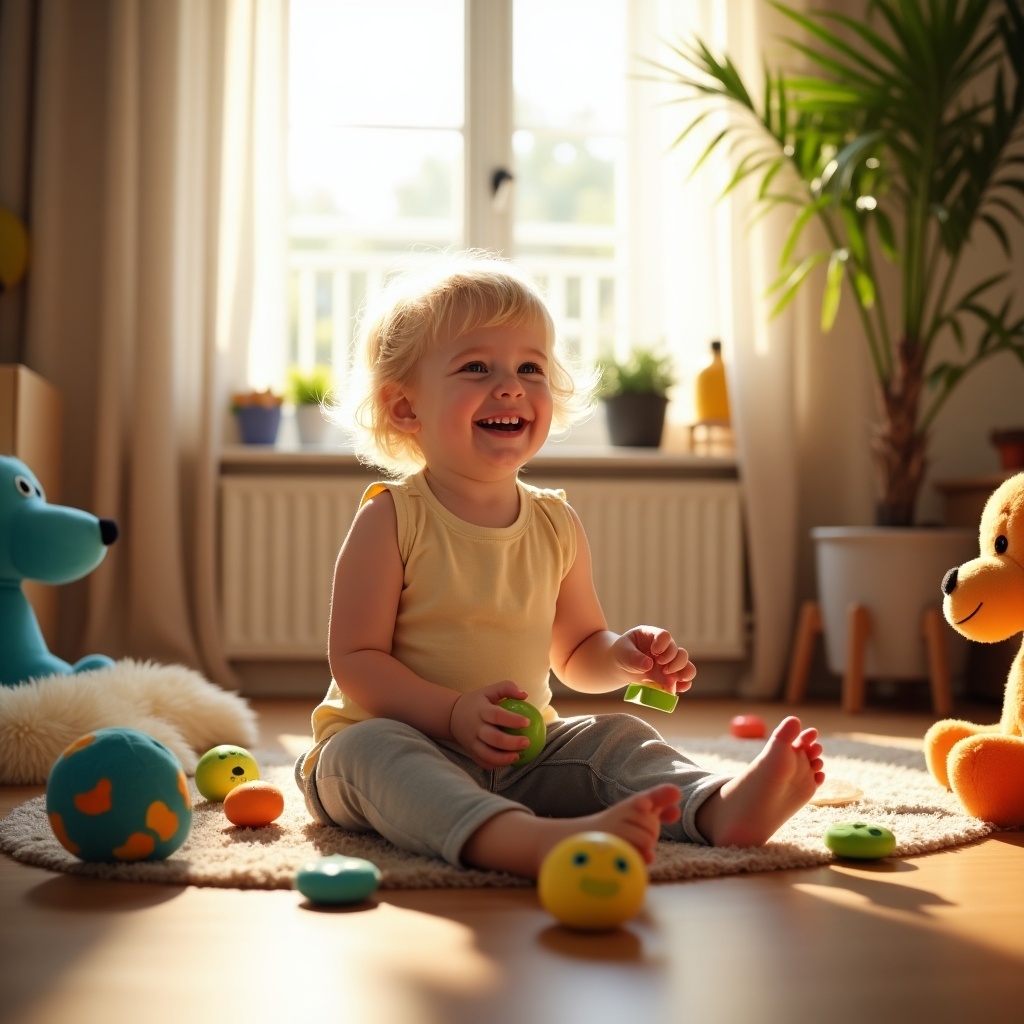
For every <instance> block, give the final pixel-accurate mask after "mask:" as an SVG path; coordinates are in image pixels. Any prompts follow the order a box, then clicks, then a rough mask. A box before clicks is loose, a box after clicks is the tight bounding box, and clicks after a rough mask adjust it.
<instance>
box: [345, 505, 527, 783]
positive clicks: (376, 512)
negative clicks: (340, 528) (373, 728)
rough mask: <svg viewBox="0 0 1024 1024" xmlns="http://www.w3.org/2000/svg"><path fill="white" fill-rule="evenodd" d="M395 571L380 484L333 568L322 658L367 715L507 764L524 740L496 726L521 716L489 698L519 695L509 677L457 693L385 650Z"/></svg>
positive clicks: (390, 521) (394, 604) (394, 544)
mask: <svg viewBox="0 0 1024 1024" xmlns="http://www.w3.org/2000/svg"><path fill="white" fill-rule="evenodd" d="M403 577H404V569H403V566H402V559H401V556H400V554H399V551H398V540H397V525H396V517H395V503H394V499H393V498H392V497H391V495H390V494H389V493H387V492H386V491H385V492H383V493H381V494H379V495H377V496H375V497H374V498H371V499H370V501H368V502H367V503H366V504H365V505H364V506H363V507H362V508H361V509H360V510H359V512H358V514H357V515H356V517H355V520H354V521H353V523H352V527H351V529H350V530H349V532H348V536H347V537H346V538H345V542H344V543H343V544H342V546H341V552H340V553H339V555H338V561H337V563H336V565H335V568H334V591H333V593H332V595H331V617H330V628H329V635H328V660H329V662H330V666H331V674H332V675H333V677H334V680H335V682H336V683H337V684H338V686H339V687H340V688H341V690H342V692H344V693H345V694H346V695H347V696H349V697H351V698H352V700H354V701H355V702H356V703H357V704H358V705H359V706H360V707H361V708H363V709H365V710H366V711H368V712H369V713H370V714H371V715H374V716H375V717H377V718H392V719H395V720H397V721H400V722H405V723H407V724H408V725H411V726H413V727H414V728H416V729H419V730H420V732H422V733H425V734H426V735H427V736H430V737H431V738H432V739H435V740H454V741H455V742H456V743H458V744H459V745H460V746H461V747H462V748H463V749H464V750H465V751H466V752H467V753H468V754H469V755H470V756H471V757H472V758H473V759H474V760H475V761H476V762H477V764H480V765H481V766H482V767H485V768H494V767H499V766H501V765H507V764H511V763H512V762H513V761H515V759H516V757H518V753H519V751H520V750H522V749H523V748H524V747H525V746H527V745H528V744H529V741H528V740H527V739H526V738H525V737H523V736H513V735H510V734H509V733H506V732H502V731H501V729H500V728H499V727H500V726H508V727H511V728H523V727H524V726H526V725H527V724H528V722H527V720H526V719H525V718H523V716H522V715H517V714H513V713H512V712H510V711H506V710H505V709H504V708H501V707H498V706H497V705H498V701H500V700H501V699H502V698H504V697H516V698H519V699H521V700H522V699H525V697H526V696H527V694H526V693H525V692H523V691H522V690H520V689H519V687H518V686H516V684H515V683H513V682H511V681H509V680H504V681H502V682H499V683H492V684H491V685H489V686H485V687H483V688H482V689H480V690H476V691H474V692H472V693H466V694H459V693H457V692H456V691H455V690H449V689H448V688H447V687H444V686H439V685H437V684H436V683H432V682H429V681H428V680H426V679H423V678H422V677H421V676H419V675H417V674H416V673H415V672H413V671H411V670H410V669H408V668H406V667H405V665H403V664H402V663H401V662H400V661H398V660H397V659H396V658H394V657H392V655H391V643H392V640H393V638H394V631H395V618H396V616H397V614H398V600H399V597H400V595H401V592H402V581H403Z"/></svg>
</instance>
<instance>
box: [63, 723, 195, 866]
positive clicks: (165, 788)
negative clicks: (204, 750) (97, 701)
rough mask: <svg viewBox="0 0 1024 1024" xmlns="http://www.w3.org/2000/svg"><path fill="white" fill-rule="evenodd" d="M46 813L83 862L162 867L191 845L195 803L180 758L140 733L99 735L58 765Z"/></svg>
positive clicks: (77, 745) (77, 746)
mask: <svg viewBox="0 0 1024 1024" xmlns="http://www.w3.org/2000/svg"><path fill="white" fill-rule="evenodd" d="M46 814H47V817H48V818H49V819H50V827H51V828H52V829H53V834H54V835H55V836H56V837H57V839H58V841H59V842H60V844H61V845H62V846H63V847H64V848H65V849H66V850H68V851H70V852H71V853H73V854H74V855H75V856H76V857H78V858H79V859H80V860H84V861H104V862H111V863H119V862H125V861H137V860H163V859H164V858H165V857H169V856H170V855H171V854H172V853H174V851H175V850H177V849H178V848H179V847H180V846H181V844H182V843H184V842H185V840H186V839H187V838H188V834H189V831H190V829H191V828H192V800H191V797H190V795H189V789H188V780H187V779H186V778H185V773H184V771H182V768H181V764H180V763H179V761H178V759H177V758H176V757H175V756H174V754H172V753H171V751H170V750H168V749H167V747H165V746H164V745H163V744H162V743H158V742H157V741H156V740H155V739H153V737H152V736H148V735H147V734H146V733H144V732H139V731H138V730H137V729H123V728H114V729H97V730H96V732H94V733H89V734H88V735H86V736H82V737H81V738H79V739H77V740H76V741H75V742H74V743H72V744H71V746H69V747H68V748H67V750H65V751H64V753H63V754H61V755H60V757H59V758H57V760H56V762H55V763H54V765H53V767H52V768H51V769H50V776H49V778H48V780H47V783H46Z"/></svg>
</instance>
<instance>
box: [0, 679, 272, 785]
mask: <svg viewBox="0 0 1024 1024" xmlns="http://www.w3.org/2000/svg"><path fill="white" fill-rule="evenodd" d="M109 726H124V727H125V728H130V729H139V730H140V731H142V732H145V733H148V734H149V735H150V736H152V737H153V738H154V739H156V740H159V741H160V742H161V743H163V744H164V746H166V747H169V748H170V750H171V751H173V753H174V754H175V755H176V756H177V758H178V759H179V760H180V761H181V763H182V766H183V767H184V769H185V771H186V772H187V773H188V774H189V775H191V774H193V773H194V772H195V768H196V762H197V761H198V760H199V758H200V757H201V756H202V755H203V754H204V753H205V752H206V751H207V750H209V749H210V748H211V747H215V746H217V744H219V743H237V744H239V745H240V746H252V745H253V744H254V743H255V742H256V738H257V735H258V731H259V730H258V728H257V724H256V713H255V712H254V711H253V710H252V709H251V708H250V707H249V705H248V703H247V702H246V701H245V700H244V699H243V698H242V697H239V696H238V694H236V693H230V692H228V691H227V690H222V689H221V688H220V687H219V686H216V685H215V684H213V683H211V682H210V681H209V680H207V679H205V678H204V677H203V676H201V675H200V674H199V673H198V672H194V671H193V670H192V669H188V668H184V667H182V666H180V665H156V664H153V663H152V662H139V661H131V660H125V661H119V662H117V663H116V664H115V665H113V666H112V667H111V668H105V669H97V670H96V671H94V672H82V673H80V674H78V675H54V676H47V677H45V678H43V679H33V680H30V681H29V682H27V683H22V684H21V685H20V686H0V784H3V785H6V786H10V785H38V784H40V783H45V782H46V779H47V776H48V775H49V774H50V767H51V766H52V765H53V762H54V761H55V760H56V759H57V757H58V755H59V754H60V753H61V752H62V751H63V750H64V749H65V748H66V747H68V746H69V745H70V744H71V743H73V742H74V741H75V740H76V739H78V738H79V737H80V736H84V735H85V734H86V733H90V732H93V731H95V730H96V729H104V728H107V727H109Z"/></svg>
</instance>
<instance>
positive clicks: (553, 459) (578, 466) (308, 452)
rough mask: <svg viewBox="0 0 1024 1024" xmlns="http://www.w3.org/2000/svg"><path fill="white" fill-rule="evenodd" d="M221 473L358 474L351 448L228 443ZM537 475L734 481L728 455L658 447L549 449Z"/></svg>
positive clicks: (537, 462)
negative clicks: (567, 473) (559, 472)
mask: <svg viewBox="0 0 1024 1024" xmlns="http://www.w3.org/2000/svg"><path fill="white" fill-rule="evenodd" d="M220 468H221V472H222V473H252V472H256V473H267V472H282V473H293V474H298V473H302V472H325V471H330V470H335V471H345V470H356V469H361V468H363V467H361V465H360V463H359V460H358V459H357V458H356V456H355V455H354V454H353V453H352V450H351V449H346V448H344V447H341V446H330V447H328V446H323V447H318V446H313V445H298V444H278V445H275V446H273V447H270V446H268V445H255V444H231V445H226V446H225V447H224V448H223V449H222V450H221V455H220ZM527 468H528V469H532V470H534V471H535V472H537V473H545V472H548V471H553V470H572V471H573V472H576V473H579V474H585V475H587V476H600V475H603V474H605V473H615V474H618V475H628V474H637V475H643V476H671V477H675V478H678V477H695V478H696V477H699V478H703V479H709V478H715V479H735V478H736V476H738V469H737V464H736V458H735V456H732V455H728V456H725V455H702V454H695V453H693V452H666V451H662V450H661V449H658V448H619V447H615V446H613V445H575V446H573V445H564V446H558V445H549V446H546V447H545V449H544V450H542V451H541V452H540V453H539V454H538V455H537V456H536V457H535V458H534V459H533V460H532V461H531V462H530V463H529V465H528V467H527Z"/></svg>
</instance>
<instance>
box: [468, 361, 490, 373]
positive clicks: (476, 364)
mask: <svg viewBox="0 0 1024 1024" xmlns="http://www.w3.org/2000/svg"><path fill="white" fill-rule="evenodd" d="M462 369H463V371H464V372H467V373H486V372H487V367H486V366H485V365H484V364H483V363H481V362H480V360H479V359H474V360H473V361H472V362H471V363H466V365H465V366H463V367H462Z"/></svg>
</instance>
